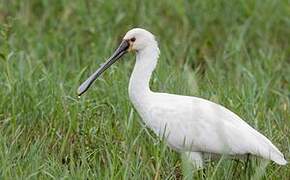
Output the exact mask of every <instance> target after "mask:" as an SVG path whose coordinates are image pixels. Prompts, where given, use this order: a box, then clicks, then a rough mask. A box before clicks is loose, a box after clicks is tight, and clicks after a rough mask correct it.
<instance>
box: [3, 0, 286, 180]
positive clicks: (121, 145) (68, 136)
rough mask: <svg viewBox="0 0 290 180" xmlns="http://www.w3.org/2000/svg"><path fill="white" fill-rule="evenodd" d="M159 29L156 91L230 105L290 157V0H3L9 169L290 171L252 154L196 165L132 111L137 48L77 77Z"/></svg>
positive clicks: (23, 174)
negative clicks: (135, 31) (125, 41)
mask: <svg viewBox="0 0 290 180" xmlns="http://www.w3.org/2000/svg"><path fill="white" fill-rule="evenodd" d="M136 26H138V27H143V28H146V29H148V30H149V31H151V32H153V33H154V34H155V35H156V36H157V39H158V41H159V44H160V49H161V57H160V61H159V64H158V68H157V69H156V71H155V73H154V77H153V78H152V81H151V86H152V89H154V90H156V91H164V92H170V93H177V94H184V95H194V96H199V97H203V98H206V99H210V100H212V101H215V102H217V103H220V104H222V105H224V106H226V107H228V108H229V109H231V110H232V111H234V112H236V113H237V114H238V115H240V116H241V117H242V118H243V119H245V120H246V121H247V122H248V123H249V124H251V125H252V126H253V127H255V128H256V129H258V130H259V131H260V132H262V133H263V134H265V135H266V136H267V137H268V138H269V139H270V140H271V141H273V142H274V144H275V145H277V147H278V148H279V149H280V150H281V151H282V152H283V153H284V154H285V156H286V158H287V159H288V160H290V110H289V109H290V108H289V107H290V59H289V57H290V44H289V43H290V3H289V1H287V0H281V1H273V0H257V1H252V0H245V1H227V0H220V1H217V0H196V1H193V2H192V1H187V0H186V1H175V0H168V1H165V0H161V1H136V2H134V1H131V0H122V1H114V0H106V1H89V0H86V1H83V0H76V1H68V0H52V1H48V0H19V1H16V0H0V28H1V29H0V34H1V35H0V72H1V73H0V179H15V178H17V179H40V178H45V179H60V178H63V179H71V178H75V179H86V178H89V179H94V178H99V179H107V178H108V179H153V178H154V177H155V178H158V179H178V178H182V177H183V178H188V179H190V178H194V179H202V178H203V179H250V178H252V179H289V177H290V166H289V165H288V166H283V167H282V166H278V165H275V164H274V163H272V162H265V161H261V160H260V159H258V160H257V159H255V158H251V160H250V163H249V165H248V167H247V168H246V162H245V161H241V162H239V163H237V162H236V161H231V160H223V159H221V160H215V161H212V162H210V163H207V164H206V165H205V169H204V171H194V170H190V169H189V167H188V166H187V165H186V163H184V161H182V158H181V157H180V155H179V154H177V153H176V152H174V151H172V150H170V149H169V148H168V147H166V145H165V144H164V143H163V142H162V141H160V140H159V139H158V138H157V137H156V136H155V135H154V134H153V133H152V132H151V131H150V130H149V129H146V127H145V126H144V124H143V123H142V121H141V119H140V118H139V116H138V114H137V113H136V111H135V110H134V109H133V107H132V105H131V103H130V101H129V98H128V93H127V85H128V80H129V76H130V73H131V70H132V68H133V65H134V56H133V55H126V57H124V58H123V59H122V60H121V61H120V62H119V63H117V64H116V65H114V66H113V67H112V68H110V70H109V71H107V72H106V73H105V74H104V75H103V76H102V77H101V78H100V79H99V80H98V81H96V82H95V84H94V85H93V87H92V88H91V89H90V90H89V91H88V93H87V94H86V95H84V96H83V97H82V98H81V99H78V98H77V96H76V90H77V87H78V86H79V85H80V83H81V82H83V80H85V79H86V78H87V77H88V76H89V75H90V74H91V73H92V72H93V71H94V70H96V68H97V67H98V66H99V64H100V63H102V62H103V61H104V60H105V58H106V57H108V56H110V55H111V53H112V51H113V50H114V48H116V46H117V45H118V43H119V42H120V39H121V38H122V36H123V35H124V33H125V32H126V31H127V30H129V29H130V28H132V27H136Z"/></svg>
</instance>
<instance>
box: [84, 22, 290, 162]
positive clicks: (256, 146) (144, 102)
mask: <svg viewBox="0 0 290 180" xmlns="http://www.w3.org/2000/svg"><path fill="white" fill-rule="evenodd" d="M130 51H135V52H136V63H135V66H134V70H133V72H132V75H131V78H130V83H129V97H130V100H131V101H132V103H133V105H134V107H135V109H136V110H137V112H138V113H139V114H140V116H141V118H142V119H143V121H144V122H145V124H146V125H147V126H148V127H150V128H151V129H152V130H153V131H154V132H155V133H156V134H157V135H159V136H161V137H165V139H166V142H167V143H168V145H169V146H170V147H172V148H173V149H175V150H177V151H179V152H184V153H186V154H187V155H188V157H189V158H190V160H192V162H193V164H194V165H196V166H202V164H203V159H202V155H203V154H207V153H209V154H225V155H244V154H253V155H257V156H261V157H263V158H265V159H270V160H272V161H274V162H276V163H277V164H280V165H285V164H286V163H287V161H286V160H285V159H284V156H283V154H282V153H281V152H280V151H279V150H278V148H277V147H275V146H274V145H273V144H272V143H271V141H270V140H269V139H267V138H266V137H265V136H264V135H262V134H261V133H259V132H258V131H256V130H255V129H254V128H252V127H251V126H250V125H248V124H247V123H246V122H245V121H243V120H242V119H241V118H240V117H239V116H237V115H236V114H235V113H233V112H231V111H230V110H228V109H227V108H225V107H223V106H221V105H219V104H216V103H213V102H211V101H208V100H205V99H202V98H198V97H190V96H181V95H175V94H167V93H159V92H153V91H151V90H150V87H149V81H150V77H151V74H152V72H153V70H154V69H155V67H156V64H157V60H158V57H159V53H160V51H159V48H158V44H157V41H156V40H155V37H154V35H153V34H151V33H150V32H148V31H146V30H144V29H141V28H134V29H132V30H130V31H128V32H127V33H126V35H125V36H124V38H123V41H122V42H121V44H120V45H119V47H118V48H117V49H116V51H115V52H114V53H113V55H112V56H111V57H110V58H109V59H108V60H107V61H106V62H105V63H104V64H103V65H101V67H100V68H99V69H98V70H97V71H96V72H95V73H93V74H92V75H91V76H90V77H89V78H88V79H87V80H86V81H85V82H84V83H83V84H82V85H81V86H80V87H79V89H78V95H79V96H80V95H82V94H83V93H84V92H86V90H87V89H88V88H89V87H90V85H91V84H92V83H93V82H94V81H95V79H96V78H97V77H99V76H100V75H101V74H102V73H103V72H104V71H105V70H106V69H107V68H108V67H110V66H111V65H112V64H113V63H115V62H116V61H117V60H118V59H119V58H120V57H122V56H123V55H124V54H126V53H127V52H130Z"/></svg>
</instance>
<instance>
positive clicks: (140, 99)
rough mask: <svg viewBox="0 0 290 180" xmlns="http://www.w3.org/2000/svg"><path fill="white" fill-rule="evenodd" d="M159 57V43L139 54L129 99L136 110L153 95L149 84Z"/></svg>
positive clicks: (131, 80) (132, 77)
mask: <svg viewBox="0 0 290 180" xmlns="http://www.w3.org/2000/svg"><path fill="white" fill-rule="evenodd" d="M158 57H159V48H158V45H157V43H156V44H153V45H152V46H148V47H146V48H145V49H143V50H141V51H139V52H137V56H136V63H135V66H134V70H133V72H132V75H131V78H130V83H129V97H130V100H131V101H132V102H133V104H134V106H135V108H137V107H136V106H139V105H140V104H142V103H144V101H145V99H146V98H148V96H150V94H152V91H151V90H150V86H149V83H150V77H151V75H152V72H153V71H154V69H155V67H156V64H157V60H158Z"/></svg>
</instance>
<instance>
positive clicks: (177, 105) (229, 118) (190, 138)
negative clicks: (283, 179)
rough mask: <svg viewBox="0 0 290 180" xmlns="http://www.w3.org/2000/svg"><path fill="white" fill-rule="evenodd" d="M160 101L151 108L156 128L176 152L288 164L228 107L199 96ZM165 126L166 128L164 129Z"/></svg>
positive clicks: (276, 150)
mask: <svg viewBox="0 0 290 180" xmlns="http://www.w3.org/2000/svg"><path fill="white" fill-rule="evenodd" d="M159 98H161V99H160V100H159V101H156V102H157V103H156V105H155V106H153V108H151V111H152V112H151V115H152V118H151V119H155V122H154V123H155V126H154V127H153V129H155V131H157V132H158V133H159V134H161V133H163V134H166V133H167V134H166V136H167V140H168V143H169V144H170V145H171V146H173V147H174V148H175V149H183V150H184V149H187V150H192V151H202V152H209V153H218V154H246V153H251V154H255V155H259V156H262V157H264V158H267V159H272V160H274V161H276V162H280V163H283V162H284V161H285V159H284V157H283V154H282V153H281V152H280V151H279V150H278V149H277V148H276V147H275V146H274V145H273V144H272V143H271V142H270V141H269V140H268V139H267V138H266V137H265V136H264V135H262V134H261V133H259V132H258V131H256V130H255V129H253V128H252V127H251V126H250V125H248V124H247V123H246V122H245V121H243V120H242V119H241V118H240V117H239V116H237V115H236V114H235V113H233V112H231V111H230V110H228V109H226V108H225V107H223V106H221V105H218V104H215V103H213V102H210V101H208V100H205V99H201V98H196V97H188V96H179V95H170V94H163V96H159ZM160 122H161V123H160ZM164 126H166V129H163V131H162V130H160V129H162V127H164ZM164 131H166V133H165V132H164ZM285 162H286V161H285Z"/></svg>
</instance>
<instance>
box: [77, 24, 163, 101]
mask: <svg viewBox="0 0 290 180" xmlns="http://www.w3.org/2000/svg"><path fill="white" fill-rule="evenodd" d="M150 46H151V47H157V42H156V40H155V38H154V36H153V34H152V33H150V32H149V31H146V30H145V29H141V28H134V29H131V30H130V31H128V32H127V33H126V35H125V36H124V38H123V40H122V42H121V44H120V45H119V47H118V48H117V49H116V50H115V52H114V53H113V55H112V56H111V57H110V58H109V59H108V60H107V61H106V62H105V63H104V64H103V65H102V66H101V67H100V68H99V69H98V70H97V71H96V72H95V73H94V74H92V75H91V76H90V77H89V78H88V79H87V80H86V81H85V82H83V83H82V84H81V85H80V87H79V88H78V95H79V96H80V95H82V94H83V93H84V92H86V91H87V90H88V88H89V87H90V86H91V84H92V83H93V82H94V81H95V80H96V79H97V78H98V77H99V76H100V75H101V74H102V73H103V72H104V71H105V70H106V69H107V68H109V67H110V66H111V65H112V64H113V63H115V62H116V61H117V60H118V59H120V58H121V57H122V56H123V55H124V54H126V53H127V52H130V51H136V52H137V53H138V52H142V51H143V50H144V49H146V48H147V47H150ZM156 49H157V50H158V52H159V49H158V47H157V48H156Z"/></svg>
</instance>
